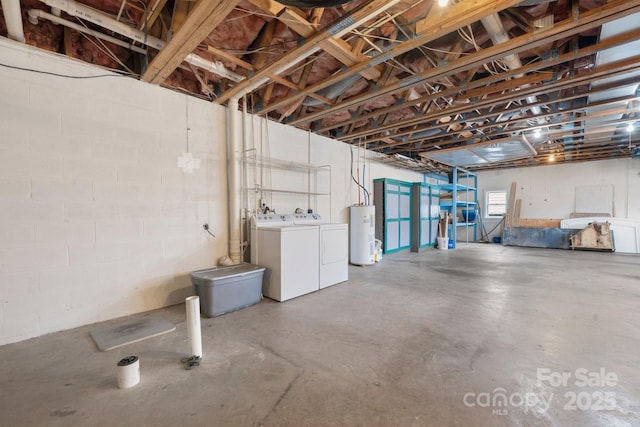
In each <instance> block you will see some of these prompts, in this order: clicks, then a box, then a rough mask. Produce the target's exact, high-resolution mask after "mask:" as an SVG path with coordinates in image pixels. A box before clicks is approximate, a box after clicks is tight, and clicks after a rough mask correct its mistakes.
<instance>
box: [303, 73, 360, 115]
mask: <svg viewBox="0 0 640 427" xmlns="http://www.w3.org/2000/svg"><path fill="white" fill-rule="evenodd" d="M361 78H362V77H361V76H360V74H354V75H353V76H350V77H347V78H346V79H344V80H340V81H339V82H338V83H336V84H334V85H332V86H329V87H326V88H324V89H322V90H320V91H318V95H320V96H323V97H325V98H327V99H335V98H337V97H338V96H339V95H340V94H341V93H342V92H344V91H345V90H347V89H348V88H350V87H351V86H352V85H353V84H354V83H355V82H357V81H358V80H360V79H361ZM324 104H325V103H324V102H323V101H320V100H319V99H316V98H312V97H310V96H307V97H306V98H305V99H304V101H303V102H302V105H306V106H308V107H317V106H319V105H324Z"/></svg>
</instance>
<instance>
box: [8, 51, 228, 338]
mask: <svg viewBox="0 0 640 427" xmlns="http://www.w3.org/2000/svg"><path fill="white" fill-rule="evenodd" d="M0 63H2V64H7V65H12V66H17V67H22V68H28V69H35V70H42V71H50V72H55V73H59V74H64V75H72V76H98V75H109V74H110V73H108V72H104V71H102V70H100V69H97V68H95V67H90V66H88V65H86V64H82V63H79V62H75V61H72V60H69V59H67V58H63V57H59V56H55V55H52V54H50V53H45V52H42V51H38V50H35V49H32V48H29V47H26V46H22V45H18V44H16V43H13V42H10V41H7V40H4V39H0ZM220 120H223V121H222V123H224V109H223V108H221V107H218V106H215V105H212V104H211V103H209V102H205V101H201V100H198V99H196V98H193V97H188V96H186V95H183V94H179V93H176V92H173V91H169V90H165V89H162V88H159V87H156V86H152V85H148V84H145V83H142V82H139V81H136V80H134V79H131V78H125V77H118V76H115V75H110V76H109V77H98V78H92V79H69V78H62V77H56V76H51V75H46V74H41V73H35V72H29V71H23V70H15V69H8V68H4V67H0V345H2V344H6V343H10V342H15V341H20V340H24V339H27V338H30V337H35V336H39V335H42V334H46V333H49V332H54V331H58V330H62V329H68V328H72V327H76V326H80V325H85V324H91V323H95V322H99V321H102V320H107V319H112V318H116V317H120V316H124V315H128V314H132V313H138V312H143V311H148V310H151V309H155V308H159V307H163V306H167V305H172V304H177V303H180V302H182V301H183V300H184V298H185V297H186V296H188V295H190V294H192V287H191V283H190V281H189V278H188V273H189V272H190V271H193V270H196V269H199V268H206V267H211V266H213V265H215V263H216V260H217V258H218V257H220V256H222V255H225V254H226V253H227V240H228V239H227V225H226V224H227V212H226V198H227V196H226V175H225V167H226V150H225V146H226V144H225V133H224V126H215V125H214V124H215V123H220ZM186 151H189V152H191V153H192V154H193V156H194V157H196V158H198V159H200V161H201V166H200V169H198V170H195V171H194V172H193V173H192V174H187V173H185V172H183V171H182V170H181V169H180V168H178V166H177V160H178V157H179V156H180V155H181V154H182V153H183V152H186ZM204 223H209V224H210V226H211V229H212V231H213V232H214V233H215V234H216V238H215V239H214V238H212V237H211V236H209V235H208V234H206V233H205V232H204V230H203V228H202V225H203V224H204Z"/></svg>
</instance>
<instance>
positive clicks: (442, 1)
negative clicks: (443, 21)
mask: <svg viewBox="0 0 640 427" xmlns="http://www.w3.org/2000/svg"><path fill="white" fill-rule="evenodd" d="M447 2H448V0H438V6H440V7H445V6H446V5H447Z"/></svg>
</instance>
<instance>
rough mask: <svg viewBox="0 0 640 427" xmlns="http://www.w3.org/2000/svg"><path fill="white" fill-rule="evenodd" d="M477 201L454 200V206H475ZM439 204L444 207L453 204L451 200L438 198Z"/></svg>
mask: <svg viewBox="0 0 640 427" xmlns="http://www.w3.org/2000/svg"><path fill="white" fill-rule="evenodd" d="M477 204H478V203H477V202H463V201H460V200H458V201H457V202H456V206H457V207H459V208H464V207H475V206H476V205H477ZM440 206H441V207H445V208H450V207H452V206H453V200H442V199H440Z"/></svg>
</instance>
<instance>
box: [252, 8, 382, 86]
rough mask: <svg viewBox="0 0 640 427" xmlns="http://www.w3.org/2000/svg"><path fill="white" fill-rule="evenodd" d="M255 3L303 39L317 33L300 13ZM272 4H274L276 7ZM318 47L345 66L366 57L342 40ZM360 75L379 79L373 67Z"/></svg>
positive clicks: (313, 24)
mask: <svg viewBox="0 0 640 427" xmlns="http://www.w3.org/2000/svg"><path fill="white" fill-rule="evenodd" d="M256 3H258V4H260V5H261V6H259V7H261V8H262V9H263V10H265V11H267V12H269V13H271V14H273V15H274V16H275V17H276V18H277V19H278V20H280V21H281V22H282V23H283V24H285V25H286V26H288V27H289V28H290V29H292V30H293V31H295V32H296V33H298V34H299V35H300V36H302V37H304V38H309V37H311V36H313V35H314V34H316V33H317V32H318V29H317V25H315V23H313V22H309V21H308V20H307V18H306V17H305V16H304V15H303V14H302V12H300V11H296V10H295V9H291V8H287V7H284V6H282V5H281V4H280V3H277V2H275V1H268V0H256V2H255V3H253V4H254V5H256V6H258V4H256ZM267 3H268V4H267ZM273 3H276V5H274V4H273ZM319 46H320V47H321V48H322V50H324V51H325V52H327V53H328V54H329V55H331V56H333V57H334V58H335V59H337V60H338V61H340V62H342V63H343V64H344V65H347V66H351V65H353V64H356V63H358V62H359V61H363V60H366V59H367V57H366V56H365V55H363V54H361V53H354V52H353V50H352V49H351V45H350V44H349V43H347V42H345V41H344V40H342V39H333V38H329V39H325V40H321V41H320V42H319ZM361 74H362V76H363V77H365V78H367V79H377V78H378V77H380V70H378V69H377V68H376V67H374V68H371V69H368V70H363V72H362V73H361Z"/></svg>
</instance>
